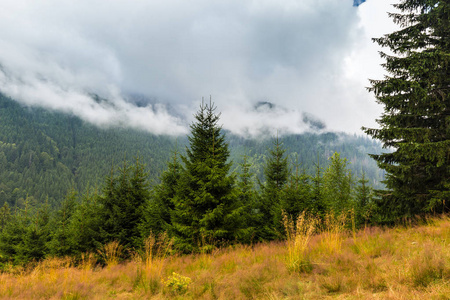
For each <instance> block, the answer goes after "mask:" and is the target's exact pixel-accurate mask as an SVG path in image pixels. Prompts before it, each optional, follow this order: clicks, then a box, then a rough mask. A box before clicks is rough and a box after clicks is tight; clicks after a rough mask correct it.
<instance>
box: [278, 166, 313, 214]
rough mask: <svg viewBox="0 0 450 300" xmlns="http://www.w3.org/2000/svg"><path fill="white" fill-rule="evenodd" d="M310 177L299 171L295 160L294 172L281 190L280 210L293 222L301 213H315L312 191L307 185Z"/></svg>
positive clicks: (303, 171) (299, 168)
mask: <svg viewBox="0 0 450 300" xmlns="http://www.w3.org/2000/svg"><path fill="white" fill-rule="evenodd" d="M309 180H310V176H308V175H307V174H306V171H305V170H304V169H301V167H300V165H299V163H298V161H297V159H296V161H295V163H294V172H293V173H291V174H290V175H289V179H288V181H287V183H286V185H285V187H284V189H283V196H282V198H281V209H282V211H284V212H285V213H286V214H287V215H288V216H290V217H291V218H292V219H293V220H296V219H297V217H298V215H299V214H300V213H302V212H303V211H308V212H310V213H311V212H316V210H315V207H314V206H313V201H312V198H313V197H312V189H311V185H310V183H309Z"/></svg>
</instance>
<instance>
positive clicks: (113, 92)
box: [0, 0, 398, 134]
mask: <svg viewBox="0 0 450 300" xmlns="http://www.w3.org/2000/svg"><path fill="white" fill-rule="evenodd" d="M396 2H398V0H367V2H365V3H363V4H362V5H360V6H359V7H354V6H353V1H352V0H248V1H242V0H218V1H211V0H191V1H185V0H164V1H156V0H134V1H129V0H109V1H108V0H42V1H34V0H1V1H0V28H2V29H1V30H0V91H1V92H3V93H5V94H7V95H9V96H10V97H12V98H14V99H16V100H17V101H20V102H21V103H24V104H27V105H33V106H43V107H47V108H51V109H55V110H58V111H63V112H67V113H71V114H74V115H77V116H79V117H81V118H83V119H84V120H86V121H89V122H91V123H94V124H98V125H114V126H122V125H126V126H131V127H134V128H142V129H145V130H148V131H151V132H154V133H157V134H183V133H185V132H187V125H188V124H189V122H191V121H192V115H193V114H194V113H195V111H196V110H197V109H198V107H199V104H200V103H201V99H202V97H205V98H206V99H209V96H210V95H211V97H212V99H213V101H214V102H215V103H216V105H217V106H218V111H220V112H222V115H221V123H222V124H223V127H224V128H226V129H229V130H231V131H233V132H235V133H240V134H258V133H260V132H266V131H267V130H269V132H276V131H277V130H278V131H280V132H290V133H299V132H303V131H305V130H309V125H308V124H305V123H304V122H303V120H304V116H305V115H307V116H309V118H310V119H311V118H313V119H314V118H316V119H318V120H321V121H323V122H324V123H325V124H326V129H327V130H331V131H346V132H350V133H358V134H359V133H362V132H361V130H360V128H361V126H369V127H370V126H376V123H375V119H376V118H377V117H379V116H380V114H381V112H382V107H381V106H380V105H378V104H376V103H375V99H374V97H373V95H371V94H369V93H368V92H367V91H366V89H365V87H367V86H368V85H369V83H368V78H381V77H382V76H383V69H382V68H381V67H380V66H379V65H380V63H381V62H382V61H381V60H380V59H379V57H378V53H377V51H379V50H380V48H378V46H377V45H375V44H373V43H372V41H371V38H372V37H379V36H381V35H382V34H384V33H388V32H391V31H393V30H395V29H396V27H395V26H394V25H393V24H392V22H391V20H390V19H389V18H388V17H387V13H386V12H387V11H391V12H392V11H393V8H392V6H391V4H392V3H396ZM92 94H97V95H99V96H100V97H102V98H105V99H108V101H94V100H93V99H92V97H91V96H90V95H92ZM130 95H133V98H132V99H133V100H130V99H131V97H130ZM136 95H138V97H136ZM136 99H138V102H139V105H136V104H135V102H136ZM133 101H134V102H133ZM262 101H267V102H271V103H273V104H274V105H275V106H273V107H272V108H270V107H269V106H267V105H266V106H260V107H258V108H257V109H255V105H256V104H257V103H258V102H262ZM145 103H150V104H149V105H147V106H145V105H144V104H145Z"/></svg>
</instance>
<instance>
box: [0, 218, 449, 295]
mask: <svg viewBox="0 0 450 300" xmlns="http://www.w3.org/2000/svg"><path fill="white" fill-rule="evenodd" d="M325 223H326V224H325V225H324V224H318V222H317V221H316V220H315V219H314V218H312V217H310V216H308V215H306V214H302V215H300V217H299V219H298V221H297V222H296V223H294V222H292V220H288V219H287V218H285V226H286V228H287V229H288V230H287V233H288V234H287V236H288V240H287V241H284V242H272V243H264V244H256V245H252V246H240V245H238V246H230V247H228V248H222V249H218V250H215V251H213V252H212V253H203V254H193V255H174V254H170V255H169V254H168V253H169V252H170V242H169V241H168V239H167V238H165V237H162V238H158V239H157V238H155V237H150V238H149V239H148V240H147V241H146V244H145V247H144V250H143V251H142V252H139V253H134V255H133V258H132V259H131V260H128V261H125V262H120V261H118V259H117V258H118V256H120V252H121V247H120V245H118V244H117V243H111V244H108V245H106V246H105V247H104V248H103V249H101V250H100V251H99V252H98V253H96V254H95V255H94V254H85V255H84V256H83V257H82V258H81V259H80V260H79V261H78V262H77V264H74V263H73V261H72V259H70V258H65V259H61V258H47V259H46V260H44V261H42V262H39V263H36V264H35V265H33V266H29V267H11V268H10V269H9V270H6V271H4V272H3V273H0V299H325V298H337V299H450V247H449V246H450V245H449V244H450V218H449V217H442V218H433V219H429V220H428V221H427V222H426V223H425V224H422V225H418V226H409V227H396V228H389V229H382V228H377V227H367V228H364V229H361V230H358V231H356V230H351V229H345V227H344V226H343V224H344V223H345V220H341V219H339V218H333V217H329V218H327V219H326V222H325ZM347 223H348V222H347ZM347 227H348V226H347ZM99 257H102V258H103V261H106V265H104V266H103V267H100V266H99V265H98V264H97V259H99Z"/></svg>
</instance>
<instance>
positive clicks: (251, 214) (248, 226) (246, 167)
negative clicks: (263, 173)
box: [237, 155, 259, 243]
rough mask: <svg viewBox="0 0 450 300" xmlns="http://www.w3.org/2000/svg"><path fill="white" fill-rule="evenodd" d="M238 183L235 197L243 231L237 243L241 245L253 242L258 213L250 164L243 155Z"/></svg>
mask: <svg viewBox="0 0 450 300" xmlns="http://www.w3.org/2000/svg"><path fill="white" fill-rule="evenodd" d="M240 167H241V171H240V173H239V181H238V184H237V190H238V193H237V195H238V196H237V197H238V201H239V202H240V205H241V206H242V207H243V214H242V225H243V228H244V229H243V230H242V232H241V234H242V235H241V236H240V237H239V241H240V242H242V243H251V242H253V240H254V238H255V235H256V232H257V225H258V224H257V220H258V216H259V211H258V210H257V203H256V192H255V187H254V180H253V176H254V174H253V173H252V172H251V171H250V167H251V164H250V163H249V161H248V156H247V155H244V160H243V161H242V163H241V164H240Z"/></svg>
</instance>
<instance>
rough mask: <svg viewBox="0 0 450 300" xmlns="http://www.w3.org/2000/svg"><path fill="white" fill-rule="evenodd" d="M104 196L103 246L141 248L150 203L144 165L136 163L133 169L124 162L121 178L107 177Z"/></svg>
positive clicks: (101, 200) (100, 201) (101, 229)
mask: <svg viewBox="0 0 450 300" xmlns="http://www.w3.org/2000/svg"><path fill="white" fill-rule="evenodd" d="M106 181H107V182H106V185H105V187H104V190H103V195H101V196H100V197H99V199H98V202H99V204H100V205H101V208H100V211H99V218H100V220H101V223H100V234H101V237H102V243H108V242H111V241H118V242H120V243H121V245H122V246H124V247H125V248H128V249H132V248H135V249H137V248H138V247H139V246H140V241H141V238H140V236H141V235H140V230H139V224H140V223H141V222H142V218H143V209H144V205H145V203H146V202H147V201H148V199H149V190H148V182H147V174H146V172H145V171H144V165H142V164H141V163H140V162H139V159H138V158H137V159H136V163H135V165H134V166H133V167H130V166H128V165H127V163H126V162H125V161H124V164H123V167H122V168H120V169H119V174H118V175H117V176H115V175H114V171H113V170H111V175H110V176H109V177H107V180H106Z"/></svg>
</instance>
